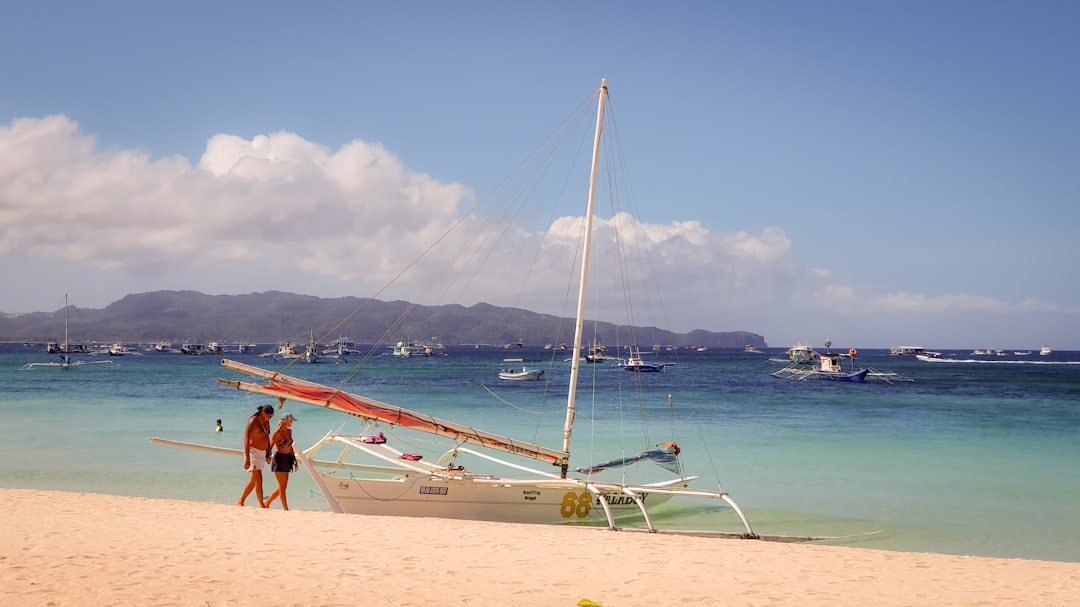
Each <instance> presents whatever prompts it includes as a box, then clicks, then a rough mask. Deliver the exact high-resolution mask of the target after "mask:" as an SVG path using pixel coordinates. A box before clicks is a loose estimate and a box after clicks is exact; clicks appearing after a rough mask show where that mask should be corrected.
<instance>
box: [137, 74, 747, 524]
mask: <svg viewBox="0 0 1080 607" xmlns="http://www.w3.org/2000/svg"><path fill="white" fill-rule="evenodd" d="M607 98H608V89H607V84H606V81H601V84H600V87H599V89H598V91H597V117H596V126H595V135H594V139H593V142H592V143H593V145H592V148H593V150H592V161H591V169H590V176H589V184H588V195H587V204H586V210H585V214H584V218H583V222H584V229H583V231H582V237H581V244H580V249H579V250H580V259H579V260H575V262H576V263H580V275H579V276H577V281H578V289H577V299H576V312H575V315H574V323H575V324H574V338H573V356H572V357H571V358H570V359H569V360H570V374H569V387H568V390H567V396H566V406H565V420H564V423H563V426H562V442H561V445H559V446H544V445H541V444H538V442H537V441H534V442H528V441H522V440H518V439H514V438H510V437H507V436H502V435H500V434H496V433H492V432H487V431H483V430H480V429H477V428H475V427H472V426H470V425H465V424H461V423H458V422H454V421H450V420H444V419H438V418H436V417H433V416H431V415H428V414H426V413H422V412H418V411H415V410H410V409H405V408H402V407H399V406H396V405H392V404H389V403H385V402H380V401H378V400H375V399H373V398H369V397H367V396H363V395H360V394H356V393H353V392H348V391H345V390H344V389H342V388H340V387H331V386H327V385H322V384H320V383H316V382H312V381H308V380H305V379H301V378H298V377H294V376H290V375H286V374H285V373H284V372H283V371H284V370H283V371H271V370H267V369H263V368H260V367H256V366H253V365H248V364H245V363H241V362H237V361H233V360H224V361H222V364H223V366H224V367H225V368H227V369H229V370H232V371H236V372H239V373H243V374H246V375H248V376H250V377H251V378H253V380H250V381H241V380H234V379H219V380H218V382H219V383H220V384H222V385H225V386H229V387H232V388H236V389H238V390H241V391H244V392H248V393H254V394H258V395H263V396H268V397H272V398H275V399H277V400H278V402H279V403H280V405H284V404H285V403H286V402H287V401H295V402H299V403H306V404H309V405H313V406H317V407H323V408H327V409H332V410H336V411H339V412H342V413H345V414H348V415H350V416H354V417H357V418H360V419H362V420H363V421H364V422H365V424H366V425H365V429H370V430H371V432H370V433H368V434H340V433H337V432H334V431H331V432H329V433H327V434H326V435H325V436H324V437H323V438H322V439H320V440H319V441H318V442H317V443H316V444H315V445H313V446H312V447H310V448H308V449H306V450H304V451H303V452H302V453H298V459H299V460H300V461H301V463H302V464H303V465H304V466H305V468H306V469H307V471H308V472H309V473H310V474H311V476H312V478H313V479H314V480H315V483H316V485H317V486H318V488H319V490H320V491H321V492H322V494H323V496H324V497H325V499H326V501H327V503H328V504H329V506H330V508H331V509H332V510H333V511H334V512H341V513H350V514H373V515H393V516H413V517H440V518H454V519H468V520H485V521H500V522H513V523H538V524H568V523H569V524H593V525H599V526H606V527H608V528H610V529H616V528H619V526H618V525H617V523H616V520H617V519H620V518H622V517H624V516H629V517H633V518H634V519H635V520H637V521H641V520H643V521H644V526H646V527H647V528H648V530H649V531H658V529H657V527H656V525H655V524H654V522H653V517H652V516H651V509H652V508H654V507H655V506H656V505H658V504H662V503H664V502H667V501H669V500H672V499H674V498H700V499H705V500H711V501H712V502H713V503H720V504H724V505H726V506H727V507H728V508H730V510H732V511H734V512H735V513H736V515H737V516H738V519H739V524H740V526H741V530H740V531H738V532H737V533H735V534H732V535H736V536H739V537H748V538H756V537H758V536H757V535H756V534H755V533H754V531H753V529H752V528H751V525H750V523H749V521H748V520H747V518H746V516H745V515H744V514H743V512H742V510H741V509H740V508H739V506H738V505H737V504H736V503H735V501H734V500H733V499H732V498H731V496H729V495H728V494H727V493H726V492H724V491H722V490H711V489H698V488H694V487H691V482H692V481H694V480H695V479H696V478H697V477H695V476H688V475H686V474H685V473H684V472H683V468H682V465H681V461H680V458H679V455H680V452H681V449H680V447H679V446H678V445H677V444H676V443H675V442H671V441H665V442H657V443H651V444H649V445H648V446H647V447H646V448H645V449H644V450H642V451H640V452H639V453H636V454H633V455H629V456H623V457H616V458H613V459H611V460H609V461H605V462H603V463H600V464H594V465H590V466H584V467H580V468H576V469H575V468H573V467H572V466H571V445H572V437H573V431H574V425H575V420H576V416H577V410H576V399H577V396H578V395H577V391H578V390H577V388H578V381H579V376H580V373H581V370H582V367H583V364H584V359H585V357H584V352H583V349H582V342H583V340H584V333H585V331H584V326H585V308H586V293H587V291H588V288H587V287H588V276H589V261H590V254H591V251H592V246H593V222H594V216H595V207H596V190H597V170H598V166H599V164H600V160H601V141H602V135H603V132H604V117H605V107H606V104H607ZM575 267H576V264H575ZM336 329H337V328H335V330H336ZM332 333H333V331H332V332H331V333H328V335H329V334H332ZM585 366H586V367H589V365H585ZM592 366H593V367H595V365H592ZM286 369H287V368H286ZM668 398H670V396H668ZM377 428H380V429H385V430H387V432H386V435H385V436H384V435H383V434H382V432H381V431H380V432H379V434H378V435H377V436H378V438H379V439H381V440H374V439H373V436H375V435H376V434H375V432H374V430H375V429H377ZM399 429H401V430H406V429H407V430H411V431H416V432H418V433H421V434H423V435H429V436H435V437H441V438H443V439H449V442H450V446H449V448H448V449H447V450H446V451H445V452H444V453H442V454H441V455H440V456H438V457H435V458H433V459H432V460H431V461H428V460H427V459H425V458H423V457H422V456H420V455H418V454H415V453H410V452H407V446H408V445H410V444H412V443H406V442H404V441H395V440H394V437H393V432H392V431H396V430H399ZM151 440H152V441H153V442H158V443H163V444H169V445H173V446H185V447H192V448H201V447H199V446H197V445H191V444H188V443H177V442H175V441H166V440H163V439H151ZM330 446H333V448H332V449H330V451H334V452H336V453H335V456H334V457H333V458H332V459H325V460H323V459H317V458H318V456H319V454H320V451H321V450H322V449H324V448H327V447H330ZM204 449H205V450H210V451H218V452H223V451H225V450H222V449H220V448H212V447H205V448H204ZM620 455H623V454H620ZM354 456H362V459H357V458H356V457H354ZM643 462H644V463H651V464H655V465H656V466H658V467H659V468H660V469H661V470H663V471H664V472H663V474H664V475H665V477H666V478H662V479H661V480H658V481H655V482H641V483H640V484H637V483H634V482H627V481H626V480H625V477H622V479H621V480H618V481H606V480H601V479H602V478H603V474H602V472H604V471H606V470H612V469H618V468H621V467H623V466H630V465H634V464H638V463H643ZM538 464H539V465H538ZM473 465H477V466H479V467H480V468H484V469H483V470H480V469H479V468H478V469H477V470H473V469H470V467H471V466H473ZM541 465H542V466H543V467H542V466H541ZM494 466H498V467H499V468H500V469H501V470H503V471H504V472H502V473H498V474H492V473H489V472H488V468H490V467H494ZM544 467H546V469H544Z"/></svg>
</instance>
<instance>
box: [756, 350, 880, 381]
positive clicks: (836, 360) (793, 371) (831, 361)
mask: <svg viewBox="0 0 1080 607" xmlns="http://www.w3.org/2000/svg"><path fill="white" fill-rule="evenodd" d="M857 354H858V351H856V350H855V349H854V348H852V349H851V350H849V351H848V353H847V355H846V357H847V358H850V359H851V361H852V364H851V369H850V370H847V371H845V370H844V368H843V365H842V364H841V362H840V361H841V358H843V357H845V355H844V354H834V353H829V352H826V353H824V354H818V356H817V363H816V364H814V365H813V366H808V365H806V364H804V363H803V362H793V363H792V364H791V365H789V366H787V367H784V368H783V369H779V370H777V371H773V372H772V373H770V374H769V375H772V376H773V377H776V378H779V379H793V380H797V381H804V380H807V379H824V380H829V381H843V382H853V383H862V382H864V381H866V376H867V375H868V374H869V373H870V369H869V368H866V367H863V368H861V369H856V368H855V363H854V361H855V356H856V355H857Z"/></svg>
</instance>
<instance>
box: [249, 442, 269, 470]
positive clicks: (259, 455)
mask: <svg viewBox="0 0 1080 607" xmlns="http://www.w3.org/2000/svg"><path fill="white" fill-rule="evenodd" d="M248 459H250V460H251V464H250V465H249V466H247V467H245V468H244V470H247V471H248V472H254V471H256V470H258V471H259V472H262V470H263V468H265V467H266V450H265V449H259V448H258V447H248Z"/></svg>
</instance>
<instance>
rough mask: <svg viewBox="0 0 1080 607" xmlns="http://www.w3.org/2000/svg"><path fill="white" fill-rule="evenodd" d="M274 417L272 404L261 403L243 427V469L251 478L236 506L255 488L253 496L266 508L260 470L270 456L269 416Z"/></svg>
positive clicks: (261, 506)
mask: <svg viewBox="0 0 1080 607" xmlns="http://www.w3.org/2000/svg"><path fill="white" fill-rule="evenodd" d="M272 417H274V405H261V406H259V408H258V409H256V410H255V415H252V416H251V417H250V418H249V419H248V422H247V426H246V427H245V428H244V470H247V471H249V472H251V479H250V480H248V484H247V486H246V487H244V493H243V495H241V496H240V501H238V502H236V505H237V506H243V505H244V502H245V501H247V498H248V496H249V495H251V490H252V489H254V490H255V497H257V498H258V499H259V507H260V508H266V502H264V501H263V476H262V471H263V468H264V467H265V466H266V462H267V460H268V459H269V458H270V418H272Z"/></svg>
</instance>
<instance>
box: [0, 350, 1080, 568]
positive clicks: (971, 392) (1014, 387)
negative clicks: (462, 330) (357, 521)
mask: <svg viewBox="0 0 1080 607" xmlns="http://www.w3.org/2000/svg"><path fill="white" fill-rule="evenodd" d="M269 348H270V346H266V347H265V348H262V349H259V350H257V352H262V351H265V350H268V349H269ZM781 352H782V350H781V349H772V350H769V352H768V354H764V355H763V354H749V353H744V352H742V351H741V350H725V349H712V350H708V351H705V352H688V351H677V352H664V353H663V358H664V359H665V360H667V361H671V362H675V363H676V364H675V365H674V366H672V367H669V369H668V371H667V372H665V373H662V374H641V375H635V374H630V373H626V372H623V371H618V370H614V371H613V370H610V369H606V368H601V367H599V366H597V365H587V366H586V367H590V368H588V369H586V372H585V373H584V374H583V378H582V383H581V385H580V386H579V396H578V408H579V416H578V423H577V424H576V426H575V440H574V459H573V464H574V465H575V466H579V465H587V464H591V463H597V462H599V461H603V460H607V459H612V458H614V457H621V456H623V455H630V454H633V453H636V452H637V451H639V450H640V449H641V447H642V446H643V445H642V443H641V442H640V441H639V442H637V443H635V444H632V445H630V446H628V447H626V448H625V452H623V451H619V449H620V447H619V445H620V440H619V439H620V438H621V436H622V429H623V428H629V427H630V426H634V427H635V428H636V427H637V426H638V425H639V422H640V421H641V418H642V415H641V413H640V412H639V409H638V406H637V404H638V403H637V402H636V401H635V399H634V398H632V397H631V396H630V394H631V393H632V392H633V391H632V390H631V388H632V387H633V386H632V384H633V383H634V382H637V381H640V382H641V383H642V386H641V387H642V388H644V394H645V397H644V400H643V401H642V402H643V403H644V405H645V411H646V416H645V417H646V419H647V421H648V426H649V428H650V431H651V433H652V434H651V435H650V439H651V440H652V441H653V442H659V441H664V440H670V439H671V438H674V439H675V440H677V442H678V443H679V445H680V446H681V447H682V449H683V453H682V461H683V464H684V466H685V467H686V469H687V471H688V472H690V473H693V474H697V475H699V476H700V477H701V478H700V480H699V481H698V482H697V483H695V484H696V485H697V486H700V487H703V488H715V487H716V483H717V482H718V481H719V483H720V484H721V485H722V486H723V488H724V489H725V490H727V491H729V492H730V493H731V495H732V497H733V498H734V499H735V500H736V501H737V502H738V503H739V505H740V506H741V507H742V508H743V510H744V511H745V512H746V513H747V516H748V518H749V519H750V521H751V523H752V524H753V525H754V528H755V531H757V532H759V533H763V534H786V535H815V536H836V537H837V539H832V540H826V541H824V542H823V543H827V544H832V545H846V546H859V547H866V548H878V549H885V550H902V551H920V552H939V553H946V554H971V555H980V556H999V557H1018V558H1029V559H1045V560H1058V561H1070V562H1080V521H1078V518H1080V517H1078V516H1077V512H1078V504H1080V441H1078V438H1080V352H1054V353H1053V354H1051V355H1050V356H1039V355H1038V353H1037V352H1036V353H1035V354H1033V355H1030V356H1023V357H1021V356H1013V355H1009V356H1007V357H994V358H986V359H984V360H982V361H980V362H967V363H924V362H919V361H917V360H915V359H914V358H910V357H893V356H889V355H888V353H887V352H885V351H862V352H860V355H859V359H860V360H861V362H862V363H863V364H865V365H868V366H870V367H873V368H875V369H879V370H886V371H895V372H897V373H900V374H902V375H904V376H908V377H911V378H913V379H914V380H915V381H913V382H911V383H897V384H885V383H879V382H872V383H867V384H839V383H833V382H820V381H819V382H796V381H786V380H780V379H775V378H772V377H770V376H769V372H770V371H772V370H775V369H776V368H779V367H780V366H782V365H780V364H778V363H773V362H768V361H767V359H768V358H769V356H770V355H776V354H780V353H781ZM959 354H961V355H962V356H961V358H971V357H968V356H967V354H968V353H967V352H966V351H964V352H960V353H959ZM228 356H229V357H230V358H234V359H236V360H240V361H244V362H249V363H252V364H265V365H267V366H269V367H270V368H274V369H277V368H280V364H281V363H280V362H278V364H277V365H274V364H273V361H271V360H270V359H265V358H258V357H257V356H255V355H254V354H230V355H228ZM504 356H514V357H518V356H520V357H524V358H527V359H535V360H536V362H532V363H530V366H533V365H535V366H540V367H542V368H545V369H546V370H547V373H546V374H545V376H546V377H548V378H550V380H551V382H550V384H549V383H547V382H501V383H500V382H499V380H498V379H496V375H497V373H498V370H499V368H500V367H501V366H504V365H503V363H502V362H501V361H502V358H503V357H504ZM563 356H564V354H563V353H557V354H555V356H554V358H555V359H556V360H554V361H552V358H553V357H552V353H551V352H549V351H544V350H541V349H539V348H535V349H526V350H515V351H512V352H509V353H508V352H507V351H504V350H496V349H490V348H480V349H474V348H472V347H450V348H448V349H447V350H446V356H440V357H435V358H430V359H427V358H417V359H412V360H399V359H395V358H392V357H388V356H380V357H377V358H374V359H372V360H371V361H370V362H369V363H368V364H367V365H366V366H365V367H364V369H362V370H361V371H360V373H359V374H358V375H357V377H356V378H355V379H354V380H353V381H352V382H351V383H350V384H349V387H348V389H349V390H351V391H354V392H357V393H361V394H365V395H368V396H371V397H374V398H377V399H380V400H383V401H385V402H389V403H392V404H395V405H400V406H403V407H407V408H411V409H416V410H419V411H423V412H425V413H430V414H432V415H435V416H436V417H440V418H443V419H448V420H453V421H458V422H461V423H468V424H473V425H475V426H477V427H478V428H482V429H484V430H488V431H493V432H498V433H502V434H506V435H509V436H512V437H514V438H519V439H522V440H527V441H534V440H535V441H538V442H540V443H542V444H545V445H550V446H558V444H559V440H560V437H561V428H562V421H563V407H564V406H565V389H566V385H567V381H568V376H569V364H568V363H566V362H563V360H562V358H563ZM107 358H108V357H104V356H99V357H87V358H85V360H104V359H107ZM50 359H51V358H50V356H49V355H47V354H45V353H44V351H43V348H42V347H41V346H25V345H23V344H5V345H0V386H2V390H0V413H2V414H3V419H4V424H3V428H4V429H5V438H6V439H7V440H8V441H9V444H8V447H9V448H8V449H6V450H5V452H6V457H5V461H6V464H7V465H5V466H3V467H2V468H0V486H3V487H19V488H39V489H56V490H64V491H91V492H99V493H110V494H120V495H134V496H149V497H167V498H174V499H190V500H204V501H214V502H221V503H233V502H235V501H236V499H237V498H238V497H239V493H240V491H241V489H242V488H243V485H244V484H245V482H246V479H247V474H246V473H245V472H244V471H243V470H242V463H241V462H240V460H239V459H236V458H231V457H225V456H218V455H212V454H206V453H200V452H194V451H188V450H184V449H175V448H169V447H163V446H158V445H152V444H150V442H149V438H150V437H151V436H161V437H165V438H171V439H176V440H182V441H190V442H198V443H203V444H210V445H221V446H227V447H239V446H240V443H241V435H240V431H241V430H242V429H243V425H244V422H245V421H246V419H247V417H248V416H249V415H250V414H251V413H252V412H253V410H254V409H255V407H256V405H258V404H261V403H264V402H268V401H267V400H266V399H265V398H260V397H257V396H255V395H250V394H247V393H242V392H238V391H236V390H233V389H230V388H226V387H223V386H220V385H218V384H217V382H216V381H215V380H216V378H218V377H223V378H227V379H245V378H244V377H243V376H240V375H238V374H236V373H234V372H231V371H228V370H227V369H224V368H222V367H221V365H220V357H217V356H183V355H178V354H162V353H157V352H149V353H146V354H144V355H141V356H124V357H114V358H112V359H110V360H112V362H111V363H110V364H89V365H84V366H81V367H78V368H75V369H71V370H68V371H63V370H60V369H58V368H35V369H31V370H20V367H22V366H23V365H24V364H25V363H27V362H43V361H48V360H50ZM356 359H357V360H358V359H359V356H357V357H356ZM351 370H352V365H350V364H344V363H342V364H317V365H300V364H298V365H295V366H293V367H292V368H291V369H290V370H289V372H290V373H291V374H294V375H297V376H301V377H309V378H311V379H314V380H317V381H321V382H324V383H329V384H330V385H336V384H337V383H338V382H340V381H341V380H342V379H343V378H344V377H345V376H346V375H347V374H348V373H349V372H350V371H351ZM485 384H486V385H487V386H489V387H490V388H491V389H492V390H494V391H495V392H496V393H497V394H498V395H499V396H500V397H501V398H502V399H503V400H504V401H506V402H501V401H500V400H498V399H496V398H495V397H493V396H492V395H491V394H489V393H488V392H487V391H486V390H485V389H484V387H483V385H485ZM545 391H546V393H547V397H546V399H544V395H545ZM669 394H670V395H671V400H670V401H669V400H668V395H669ZM594 395H595V397H594ZM542 401H543V410H542V414H537V412H539V411H541V403H542ZM507 403H511V404H512V405H515V406H516V407H517V408H515V407H514V406H510V404H507ZM594 403H595V404H594ZM286 407H287V408H288V410H290V411H291V412H293V413H294V414H296V415H297V417H298V418H299V419H298V421H297V423H296V425H295V427H294V431H295V434H296V437H297V441H298V442H299V443H300V444H301V445H305V446H306V445H309V444H311V443H314V442H315V441H316V440H317V439H318V438H319V437H321V436H322V435H323V434H324V433H325V432H327V431H328V430H332V429H334V430H337V429H341V427H342V425H343V424H345V429H346V430H350V431H352V430H359V423H358V422H357V421H354V420H352V419H351V418H347V417H346V416H343V415H340V414H337V413H334V412H331V411H326V410H322V409H319V408H315V407H310V406H305V405H299V404H292V403H290V404H288V405H286ZM523 409H524V410H527V411H523ZM218 418H220V419H222V420H223V422H224V427H225V431H224V432H222V433H216V432H214V421H215V420H216V419H218ZM592 422H596V425H595V426H594V425H593V423H592ZM594 443H595V446H594ZM428 448H429V447H428V445H426V444H425V443H422V442H416V443H413V444H410V446H409V448H408V449H405V450H414V451H417V452H420V453H430V454H431V457H434V456H435V455H437V452H435V451H425V449H428ZM646 480H647V479H646ZM273 487H274V482H273V480H269V479H268V482H267V492H269V491H270V490H271V489H272V488H273ZM289 501H290V505H291V506H292V507H293V508H301V509H318V510H327V509H328V508H327V506H326V504H325V502H324V501H323V499H322V497H321V496H320V495H319V494H318V493H317V492H316V491H315V486H314V483H312V482H311V480H310V479H309V478H308V477H307V475H306V474H305V473H303V472H301V473H299V474H297V475H294V478H293V481H292V483H291V485H290V499H289ZM252 503H254V500H253V498H251V499H250V501H249V504H252ZM655 515H656V516H655V518H656V523H657V524H658V526H661V527H676V528H684V529H702V528H709V529H719V530H725V531H737V530H739V526H738V523H737V520H736V519H735V518H734V517H733V516H732V515H731V514H730V511H727V510H726V509H717V507H715V506H712V505H703V504H701V503H698V502H693V501H691V502H686V503H680V504H668V505H665V506H663V507H662V508H660V509H658V510H657V511H656V512H655Z"/></svg>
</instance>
